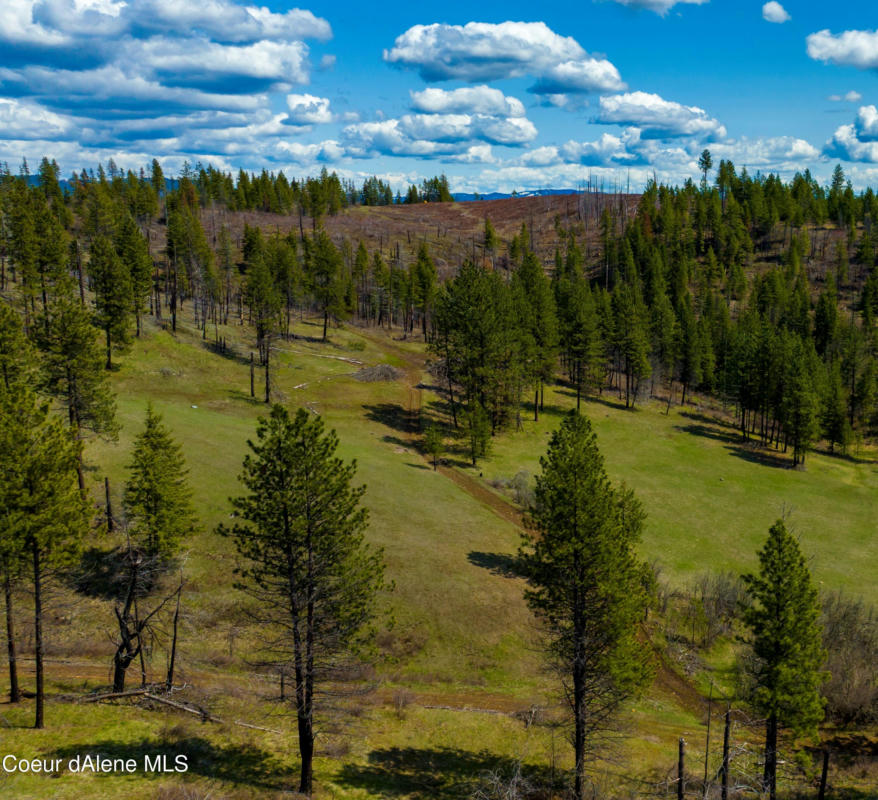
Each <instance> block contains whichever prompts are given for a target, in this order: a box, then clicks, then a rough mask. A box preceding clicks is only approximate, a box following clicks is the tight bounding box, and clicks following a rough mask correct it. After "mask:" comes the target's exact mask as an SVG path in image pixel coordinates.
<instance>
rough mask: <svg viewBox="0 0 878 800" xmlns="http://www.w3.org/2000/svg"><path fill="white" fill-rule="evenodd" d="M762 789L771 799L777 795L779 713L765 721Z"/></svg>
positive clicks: (773, 799)
mask: <svg viewBox="0 0 878 800" xmlns="http://www.w3.org/2000/svg"><path fill="white" fill-rule="evenodd" d="M762 791H763V792H768V793H769V800H775V798H776V796H777V715H776V714H775V713H771V714H770V715H769V717H768V719H767V720H766V723H765V769H764V770H763V772H762Z"/></svg>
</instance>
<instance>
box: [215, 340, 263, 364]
mask: <svg viewBox="0 0 878 800" xmlns="http://www.w3.org/2000/svg"><path fill="white" fill-rule="evenodd" d="M202 347H204V349H205V350H207V351H208V352H209V353H213V355H215V356H220V358H224V359H226V360H227V361H231V362H233V363H235V364H239V365H240V366H242V367H247V366H249V365H250V354H249V351H248V352H247V354H246V355H245V354H244V353H242V352H239V350H238V349H237V348H236V347H235V346H234V345H231V344H228V343H227V344H226V346H225V349H224V348H223V344H222V342H217V341H214V340H212V339H204V340H202ZM257 366H259V365H258V364H257Z"/></svg>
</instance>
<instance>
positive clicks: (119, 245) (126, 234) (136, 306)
mask: <svg viewBox="0 0 878 800" xmlns="http://www.w3.org/2000/svg"><path fill="white" fill-rule="evenodd" d="M115 244H116V250H117V251H118V253H119V258H120V259H121V260H122V264H123V265H124V266H125V267H126V268H127V270H128V277H129V282H130V286H131V298H132V305H131V311H132V312H133V313H134V317H135V320H136V323H137V335H138V336H140V317H141V315H142V314H143V312H144V310H145V308H146V305H147V301H148V299H149V294H150V292H151V291H152V257H151V256H150V254H149V244H148V243H147V240H146V238H145V237H144V236H143V234H142V233H141V232H140V229H139V228H138V227H137V223H136V222H135V221H134V219H133V218H132V217H131V216H130V215H128V216H126V217H125V218H124V219H123V220H122V223H121V224H120V225H119V227H118V228H117V230H116V242H115Z"/></svg>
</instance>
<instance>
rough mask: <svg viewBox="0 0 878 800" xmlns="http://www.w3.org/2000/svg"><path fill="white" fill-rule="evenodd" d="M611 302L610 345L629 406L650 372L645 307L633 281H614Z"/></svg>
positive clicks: (635, 400)
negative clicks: (611, 340) (614, 353)
mask: <svg viewBox="0 0 878 800" xmlns="http://www.w3.org/2000/svg"><path fill="white" fill-rule="evenodd" d="M611 302H612V307H613V331H614V337H613V345H614V348H615V350H616V357H617V365H618V367H619V372H620V373H621V374H622V375H624V377H625V408H631V407H633V406H634V404H635V403H636V402H637V394H638V392H639V391H640V385H641V383H642V382H643V381H644V380H645V379H646V378H648V377H649V375H650V364H649V336H648V329H647V324H648V320H647V310H646V307H645V306H644V304H643V299H642V298H641V296H640V292H639V290H638V287H637V284H636V283H635V284H630V283H619V284H617V286H616V288H615V289H614V290H613V294H612V299H611Z"/></svg>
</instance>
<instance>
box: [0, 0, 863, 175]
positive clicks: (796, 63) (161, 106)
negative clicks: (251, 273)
mask: <svg viewBox="0 0 878 800" xmlns="http://www.w3.org/2000/svg"><path fill="white" fill-rule="evenodd" d="M876 28H878V11H876V8H875V6H874V5H873V3H871V2H868V3H867V2H865V0H852V1H850V2H845V3H835V4H830V3H825V2H797V1H796V0H785V2H783V3H782V4H781V3H778V2H768V3H762V2H758V0H757V1H756V2H751V0H676V2H675V1H674V0H578V2H576V3H570V4H561V3H544V4H538V3H533V2H530V3H527V4H525V3H520V2H504V3H499V2H468V3H464V2H457V0H446V1H445V2H441V3H437V2H429V1H427V2H420V3H418V2H411V0H408V2H401V0H387V1H386V2H382V3H381V4H379V5H374V4H365V3H351V2H348V1H347V0H342V1H337V2H333V3H329V2H314V3H310V4H307V5H304V7H302V8H299V7H296V6H293V5H290V4H285V3H282V2H273V3H271V4H270V5H269V6H267V7H266V6H258V5H248V4H247V3H246V2H235V0H197V2H190V1H189V0H0V160H5V161H8V162H9V164H10V167H11V168H13V170H15V169H16V168H17V166H18V164H20V162H21V159H22V158H23V157H26V158H27V159H28V160H29V161H31V162H36V161H38V160H39V158H40V157H42V156H43V155H48V156H49V157H54V158H56V159H57V160H58V162H59V164H60V165H61V168H62V172H63V173H64V174H65V175H68V174H69V173H70V172H71V171H72V170H73V169H81V168H82V167H88V166H94V165H95V164H96V163H97V162H98V161H101V162H104V163H106V161H107V160H108V159H109V158H113V159H114V160H115V161H116V163H117V164H119V165H120V166H123V167H126V168H127V167H131V168H135V169H136V168H139V167H140V166H143V165H145V164H147V163H148V162H149V161H150V160H151V159H152V158H153V157H154V156H155V157H158V158H159V160H160V161H161V162H162V164H163V165H164V166H165V169H166V171H168V172H169V173H175V172H177V171H178V170H179V169H180V166H181V165H182V163H183V162H184V161H185V160H188V161H190V162H192V163H194V162H196V161H202V162H204V163H212V164H214V165H215V166H217V167H220V168H223V169H234V170H237V169H238V168H239V167H243V168H245V169H251V170H258V169H262V168H263V167H266V168H268V169H270V170H275V171H276V170H280V169H283V170H284V171H285V172H286V173H287V175H289V176H299V175H305V174H313V173H314V172H316V171H317V170H319V169H320V168H321V167H323V166H327V167H328V168H329V169H335V170H336V171H338V173H339V174H340V175H342V176H344V177H349V178H353V179H355V180H357V181H360V180H362V178H363V177H365V176H367V175H378V176H381V177H384V178H386V179H388V180H390V181H391V183H392V184H393V185H394V186H396V187H403V188H404V186H405V185H406V184H407V183H409V182H412V181H417V180H420V178H423V177H425V176H431V175H435V174H438V173H440V172H444V173H446V174H447V175H448V176H449V180H450V182H451V185H452V189H453V190H455V191H472V190H477V191H482V192H487V191H494V190H498V191H511V190H512V189H518V190H525V189H535V188H549V187H554V188H563V187H575V186H577V185H579V184H581V183H582V182H583V181H585V180H587V179H588V178H589V177H591V179H592V180H596V181H604V183H605V184H609V183H612V182H613V181H619V182H622V183H625V182H627V181H629V180H630V183H631V186H632V189H639V188H641V187H642V186H643V184H644V182H645V181H646V179H647V178H648V177H649V176H651V175H652V174H654V173H655V174H656V175H657V176H658V177H659V179H660V180H667V181H672V182H678V181H682V180H685V179H686V178H687V177H697V176H698V168H697V165H696V162H697V159H698V155H699V154H700V153H701V151H702V150H703V149H704V148H705V147H707V148H708V149H710V151H711V153H712V154H713V156H714V161H715V163H716V162H718V161H719V159H720V158H730V159H731V160H732V161H734V162H735V164H736V166H737V167H739V168H741V167H743V166H746V167H747V169H748V170H749V171H750V172H755V171H757V170H761V171H763V172H767V171H774V172H780V173H781V174H782V175H784V176H785V177H789V176H791V175H792V173H793V172H795V171H796V170H801V169H804V168H805V167H808V168H810V169H811V171H812V172H813V173H814V174H815V175H816V176H817V177H818V178H819V179H820V180H823V181H827V180H828V179H829V175H830V174H831V172H832V169H833V167H834V166H835V164H836V163H839V162H840V163H841V164H842V165H843V167H844V169H845V172H846V174H848V176H849V177H850V178H851V180H852V182H853V183H854V185H855V187H857V188H863V187H864V186H866V185H878V109H876V104H878V91H876V85H878V30H876Z"/></svg>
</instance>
